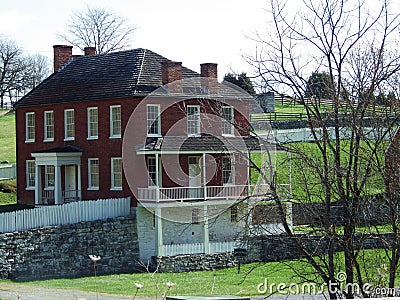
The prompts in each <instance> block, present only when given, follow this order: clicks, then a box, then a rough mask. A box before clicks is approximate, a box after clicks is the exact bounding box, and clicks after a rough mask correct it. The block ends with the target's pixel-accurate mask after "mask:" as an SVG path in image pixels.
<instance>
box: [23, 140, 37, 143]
mask: <svg viewBox="0 0 400 300" xmlns="http://www.w3.org/2000/svg"><path fill="white" fill-rule="evenodd" d="M34 142H35V140H25V143H27V144H29V143H34Z"/></svg>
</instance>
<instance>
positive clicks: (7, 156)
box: [0, 110, 17, 205]
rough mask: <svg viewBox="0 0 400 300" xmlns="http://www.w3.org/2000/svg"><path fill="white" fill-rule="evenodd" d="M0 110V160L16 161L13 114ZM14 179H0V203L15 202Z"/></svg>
mask: <svg viewBox="0 0 400 300" xmlns="http://www.w3.org/2000/svg"><path fill="white" fill-rule="evenodd" d="M7 112H8V110H0V128H1V130H0V162H1V161H8V162H10V163H15V162H16V153H15V149H16V140H15V114H8V115H6V113H7ZM15 188H16V180H6V181H0V205H5V204H14V203H16V201H17V200H16V198H17V197H16V193H15Z"/></svg>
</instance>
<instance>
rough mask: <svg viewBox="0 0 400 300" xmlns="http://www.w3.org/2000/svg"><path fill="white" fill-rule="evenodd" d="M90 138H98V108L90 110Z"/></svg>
mask: <svg viewBox="0 0 400 300" xmlns="http://www.w3.org/2000/svg"><path fill="white" fill-rule="evenodd" d="M88 130H89V132H88V136H89V137H97V136H98V114H97V107H91V108H88Z"/></svg>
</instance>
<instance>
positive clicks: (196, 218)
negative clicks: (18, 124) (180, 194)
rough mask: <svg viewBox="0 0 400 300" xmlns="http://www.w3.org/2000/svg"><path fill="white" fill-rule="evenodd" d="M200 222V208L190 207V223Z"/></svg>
mask: <svg viewBox="0 0 400 300" xmlns="http://www.w3.org/2000/svg"><path fill="white" fill-rule="evenodd" d="M199 223H200V209H198V208H193V209H192V224H199Z"/></svg>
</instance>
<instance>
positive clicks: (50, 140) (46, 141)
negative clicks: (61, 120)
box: [43, 139, 54, 143]
mask: <svg viewBox="0 0 400 300" xmlns="http://www.w3.org/2000/svg"><path fill="white" fill-rule="evenodd" d="M43 142H44V143H48V142H54V139H45V140H43Z"/></svg>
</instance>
